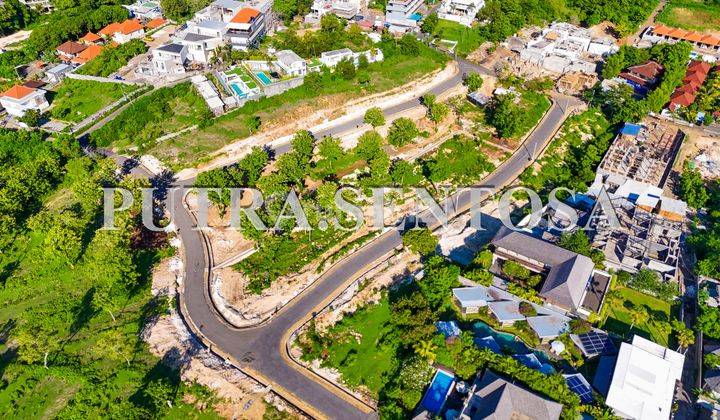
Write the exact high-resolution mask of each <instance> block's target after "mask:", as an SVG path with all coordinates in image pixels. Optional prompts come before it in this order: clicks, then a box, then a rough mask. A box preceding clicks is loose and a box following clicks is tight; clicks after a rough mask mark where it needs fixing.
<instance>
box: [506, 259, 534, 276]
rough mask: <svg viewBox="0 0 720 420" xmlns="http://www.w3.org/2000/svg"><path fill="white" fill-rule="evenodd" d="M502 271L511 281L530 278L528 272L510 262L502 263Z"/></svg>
mask: <svg viewBox="0 0 720 420" xmlns="http://www.w3.org/2000/svg"><path fill="white" fill-rule="evenodd" d="M502 271H503V273H505V275H507V276H508V277H510V278H511V279H513V280H527V279H528V278H530V270H528V269H527V268H525V267H523V266H522V265H520V264H519V263H517V262H515V261H512V260H507V261H505V262H504V263H503V265H502Z"/></svg>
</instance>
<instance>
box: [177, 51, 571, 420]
mask: <svg viewBox="0 0 720 420" xmlns="http://www.w3.org/2000/svg"><path fill="white" fill-rule="evenodd" d="M460 65H461V66H460V67H461V72H460V73H461V74H462V73H463V72H467V71H478V68H477V67H476V66H473V65H471V64H470V63H467V62H460ZM483 70H484V69H483ZM484 72H487V70H485V71H484ZM460 77H461V76H460V75H457V76H455V77H454V78H453V79H450V80H448V81H446V82H444V83H442V84H440V85H438V86H436V87H435V88H433V89H431V91H430V92H431V93H436V94H437V93H441V92H443V91H445V90H447V89H449V88H451V87H453V86H455V85H457V83H458V82H459V81H460ZM578 103H579V101H578V100H577V99H574V98H569V97H562V96H560V97H556V98H555V100H554V103H553V105H552V107H551V108H550V110H549V111H548V113H547V114H546V115H545V117H544V118H543V120H542V121H541V123H540V124H539V125H538V126H537V127H536V128H535V130H534V131H533V132H532V133H531V135H530V136H529V137H528V138H527V139H526V141H525V143H524V147H522V148H520V149H519V150H518V152H516V153H515V154H514V155H512V156H511V157H510V158H509V159H508V160H507V161H505V162H504V163H503V164H502V165H501V166H500V167H499V168H498V169H497V170H496V171H495V172H493V173H492V174H491V175H490V176H488V177H487V178H486V179H484V180H483V183H484V186H488V187H496V188H500V187H503V186H506V185H508V184H509V183H511V182H513V181H514V180H515V179H516V178H517V176H518V175H519V174H520V173H521V172H522V171H523V170H524V169H525V168H526V167H527V166H528V165H529V164H530V163H531V162H533V161H534V160H535V159H536V158H537V156H538V155H539V154H540V153H541V152H542V150H543V149H544V147H545V146H546V145H547V143H548V142H549V140H550V139H551V138H552V137H553V135H554V133H555V132H556V130H557V129H558V128H559V127H560V125H561V123H562V122H563V121H564V119H565V118H566V117H567V116H568V115H569V113H570V111H571V109H570V108H572V107H573V106H574V105H577V104H578ZM418 104H419V98H416V99H413V100H411V101H407V102H405V103H403V104H399V105H396V106H393V107H391V108H388V109H385V110H384V112H385V114H386V115H392V114H396V113H398V112H402V111H404V110H407V109H410V108H412V107H415V106H417V105H418ZM361 124H363V123H362V118H358V119H356V120H353V121H349V122H346V123H343V124H341V125H338V126H335V127H332V128H329V129H326V130H323V131H322V132H316V133H314V134H315V136H316V137H322V136H324V135H331V134H339V133H342V132H345V131H348V130H351V129H355V128H356V127H358V126H360V125H361ZM287 148H289V146H285V147H281V148H278V149H276V152H278V153H283V152H284V151H286V149H287ZM456 199H457V201H456V203H457V205H456V208H455V211H454V212H453V213H454V214H453V215H452V217H454V216H455V215H458V214H460V213H462V212H463V211H466V210H467V209H468V208H469V206H470V197H469V194H460V195H459V196H458V197H456ZM167 208H168V209H169V210H170V212H171V214H172V215H173V221H174V223H175V225H176V226H177V228H178V231H179V234H180V237H181V239H182V242H183V244H184V247H185V264H186V273H185V278H184V281H183V288H184V293H183V294H182V296H183V298H182V301H181V309H182V311H183V315H184V317H185V319H186V321H187V322H188V324H189V325H190V327H191V328H192V329H193V330H194V332H195V333H196V334H198V335H199V336H200V338H201V339H202V340H203V341H204V342H205V344H206V345H208V346H209V347H210V348H211V350H213V351H214V352H216V353H218V354H220V355H221V356H223V357H225V358H226V360H228V361H229V362H231V363H232V364H234V365H235V366H237V367H238V368H240V369H241V370H243V371H245V372H247V373H248V374H250V375H251V376H253V377H255V378H256V379H258V380H260V381H261V382H263V383H265V384H266V385H271V386H272V387H273V388H274V390H275V391H276V392H278V393H279V394H280V395H282V396H283V397H285V398H286V399H288V400H289V401H290V402H291V403H293V404H295V405H297V406H298V407H299V408H301V409H302V410H304V411H306V412H307V413H308V414H309V415H311V416H313V417H324V418H342V419H361V418H374V417H377V415H376V413H375V412H374V411H373V410H372V409H371V408H370V407H368V406H366V405H364V404H363V403H361V402H360V401H358V400H356V399H355V398H353V397H351V396H349V395H348V394H346V393H345V392H344V391H342V390H341V389H339V388H337V387H336V386H335V385H333V384H331V383H330V382H328V381H326V380H325V379H322V378H320V377H319V376H317V375H315V374H314V373H312V372H310V371H308V370H307V369H305V368H303V367H301V366H300V365H297V364H296V363H294V362H293V361H292V360H291V359H290V358H289V356H288V354H287V349H286V343H287V340H288V338H289V336H290V334H291V333H292V332H293V331H294V330H295V329H296V328H297V327H299V326H300V325H302V323H304V322H306V321H307V320H308V319H310V317H312V316H313V314H314V313H316V312H317V311H319V310H320V309H321V308H323V307H324V306H325V305H327V304H328V303H329V302H330V300H332V298H334V297H335V296H336V295H337V294H338V293H339V292H340V291H341V290H342V289H343V288H344V287H345V286H346V285H348V284H349V283H350V282H351V281H353V280H354V279H356V278H357V277H358V276H360V275H362V274H363V273H364V272H365V271H367V269H368V268H369V267H371V266H372V265H374V263H375V262H376V261H378V260H380V259H381V258H382V257H383V256H385V255H387V254H389V253H391V252H392V251H393V250H394V249H395V248H396V247H398V246H400V245H401V244H402V241H401V238H400V234H399V233H398V231H397V230H394V229H393V230H390V231H388V232H386V233H385V234H383V235H381V236H379V237H378V238H376V239H375V240H373V241H371V242H370V243H368V244H367V245H365V246H364V247H363V248H361V249H360V250H358V251H356V252H354V253H352V254H351V255H349V256H348V257H346V258H345V259H344V260H341V261H340V262H339V263H337V264H336V265H335V266H333V267H332V268H331V269H330V270H329V271H328V272H326V273H324V274H323V275H322V276H321V277H320V278H319V279H318V280H317V281H315V283H314V284H313V285H312V286H311V287H310V288H308V289H307V290H305V291H304V292H303V293H302V294H301V295H299V296H298V297H296V298H295V299H294V300H293V301H291V302H290V303H288V304H287V305H286V306H285V307H284V308H282V309H281V310H280V311H279V312H278V313H277V314H276V316H275V317H273V318H272V319H271V320H270V321H268V322H266V323H264V324H262V325H260V326H258V327H254V328H249V329H242V330H241V329H237V328H234V327H233V326H231V325H229V324H228V323H226V322H225V321H224V320H223V319H222V317H221V316H220V315H219V314H218V313H217V312H216V310H215V308H214V306H213V304H212V301H211V299H210V297H209V294H208V284H209V275H210V270H211V268H212V267H209V264H210V263H209V260H208V258H207V254H206V253H207V250H206V243H205V238H203V236H202V235H201V233H200V232H199V231H197V230H195V229H194V226H195V220H194V218H193V216H192V215H191V214H190V213H189V212H188V210H187V209H186V208H185V207H184V205H183V200H182V198H181V197H180V194H171V195H170V196H169V197H168V200H167ZM420 218H421V219H422V218H423V215H421V217H420ZM425 220H426V221H428V220H429V219H428V218H425ZM428 224H429V225H430V226H431V227H435V226H436V223H434V222H432V221H430V223H428Z"/></svg>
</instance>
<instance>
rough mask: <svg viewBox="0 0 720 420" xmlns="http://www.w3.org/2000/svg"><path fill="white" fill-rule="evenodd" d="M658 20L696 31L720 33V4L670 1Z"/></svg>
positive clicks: (686, 0) (689, 0)
mask: <svg viewBox="0 0 720 420" xmlns="http://www.w3.org/2000/svg"><path fill="white" fill-rule="evenodd" d="M656 20H657V21H658V22H662V23H664V24H666V25H669V26H673V27H677V28H684V29H690V30H694V31H703V32H705V31H710V32H714V33H716V34H718V33H720V4H718V3H711V2H709V1H695V0H670V1H669V2H668V4H667V5H666V6H665V8H663V10H662V11H661V12H660V13H659V14H658V16H657V18H656Z"/></svg>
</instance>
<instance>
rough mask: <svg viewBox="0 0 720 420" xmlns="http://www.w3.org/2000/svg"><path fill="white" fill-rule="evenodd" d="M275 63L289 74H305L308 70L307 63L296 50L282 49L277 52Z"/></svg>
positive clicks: (296, 75) (297, 75)
mask: <svg viewBox="0 0 720 420" xmlns="http://www.w3.org/2000/svg"><path fill="white" fill-rule="evenodd" d="M275 56H276V58H277V61H276V62H275V64H276V65H277V66H278V67H279V68H280V69H281V70H282V72H283V73H285V74H286V75H288V76H295V77H299V76H305V75H306V74H307V72H308V68H307V63H306V62H305V60H303V59H302V58H301V57H300V56H299V55H297V54H296V53H295V51H291V50H282V51H278V52H277V53H276V54H275Z"/></svg>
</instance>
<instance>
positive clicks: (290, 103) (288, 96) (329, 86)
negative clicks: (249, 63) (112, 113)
mask: <svg viewBox="0 0 720 420" xmlns="http://www.w3.org/2000/svg"><path fill="white" fill-rule="evenodd" d="M446 60H447V58H446V57H445V56H444V55H443V54H442V53H440V52H437V51H434V50H431V49H430V48H427V47H425V48H424V49H422V50H421V53H420V54H419V55H418V56H414V57H408V56H400V55H399V56H391V57H388V58H387V59H386V60H385V61H382V62H378V63H372V64H370V66H369V67H368V70H367V71H368V73H369V75H370V84H369V85H368V86H360V85H359V84H358V81H357V80H344V79H341V78H332V77H330V76H325V77H324V79H323V83H322V84H321V86H320V87H317V88H315V87H308V86H300V87H297V88H295V89H291V90H288V91H287V92H284V93H282V94H280V95H277V96H273V97H265V98H262V99H260V100H258V101H250V102H247V103H246V104H245V105H244V106H242V107H241V108H238V109H236V110H233V111H231V112H228V113H227V114H225V115H222V116H220V117H218V118H215V119H213V120H212V122H211V124H209V125H208V126H206V127H203V128H200V129H198V130H193V131H191V132H188V133H184V134H182V135H180V136H177V137H174V138H172V139H169V140H166V141H164V142H162V143H160V144H157V145H154V146H153V147H152V148H151V149H150V150H149V151H148V152H149V153H150V154H152V155H153V156H155V157H157V158H159V159H160V160H162V161H163V162H165V163H166V164H168V165H170V166H171V167H173V168H175V169H180V168H183V167H187V166H194V165H196V164H198V163H201V162H203V161H204V160H209V159H210V158H211V156H210V155H211V154H212V153H213V152H215V151H217V150H218V149H220V148H222V147H223V146H225V145H227V144H229V143H231V142H233V141H237V140H241V139H243V138H245V137H248V136H250V135H251V131H250V125H249V122H250V120H251V119H252V118H253V117H254V116H258V117H260V120H261V121H262V124H263V125H269V124H277V125H281V124H285V123H286V122H287V119H288V116H292V115H293V114H294V113H297V112H298V110H300V109H302V110H303V112H302V115H308V114H310V112H311V110H313V109H321V108H325V107H327V106H328V103H335V104H341V103H344V102H346V101H348V100H351V99H354V98H359V97H363V96H367V95H372V94H374V93H378V92H384V91H387V90H390V89H392V88H395V87H398V86H401V85H403V84H405V83H408V82H410V81H412V80H413V79H417V78H419V77H422V76H424V75H427V74H428V73H431V72H432V71H434V70H437V69H438V68H440V67H441V66H442V65H443V64H444V63H445V62H446ZM261 130H262V127H261Z"/></svg>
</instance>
